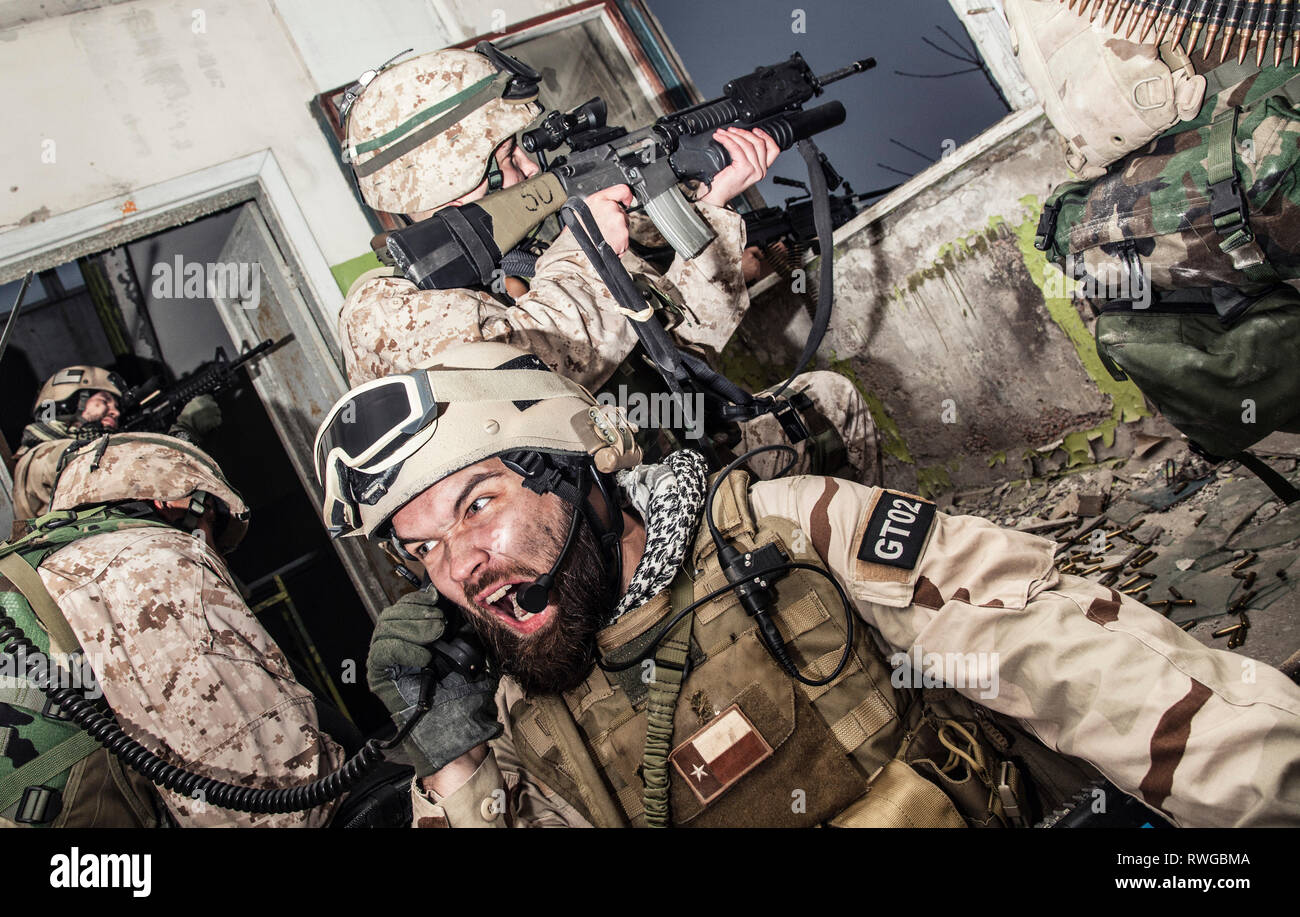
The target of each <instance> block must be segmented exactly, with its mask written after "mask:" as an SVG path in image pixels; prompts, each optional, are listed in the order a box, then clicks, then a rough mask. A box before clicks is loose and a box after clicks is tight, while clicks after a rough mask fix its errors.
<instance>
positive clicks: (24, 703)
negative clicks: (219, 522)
mask: <svg viewBox="0 0 1300 917" xmlns="http://www.w3.org/2000/svg"><path fill="white" fill-rule="evenodd" d="M139 526H159V527H168V526H166V525H165V523H162V522H158V521H153V520H148V519H136V518H128V517H126V516H124V515H121V514H119V513H117V512H115V511H114V510H112V509H111V508H106V507H97V508H94V509H90V510H81V511H76V510H60V511H56V512H52V513H47V514H46V515H44V516H41V517H39V518H37V519H34V520H32V521H31V523H30V524H29V529H28V533H27V534H26V535H25V536H23V537H22V538H18V539H16V540H14V541H12V542H9V543H6V544H4V545H3V546H0V606H2V607H3V609H4V612H5V614H7V615H8V616H9V617H10V618H12V619H13V620H14V621H15V622H16V623H17V624H18V626H19V628H20V629H21V630H22V631H23V633H24V634H25V635H26V636H27V638H28V639H29V640H31V641H32V642H33V643H35V644H36V646H37V647H38V648H39V649H40V651H41V652H42V653H46V654H48V653H49V652H50V635H51V634H54V637H55V644H56V649H58V650H61V651H63V652H65V653H69V654H70V653H74V652H75V653H80V644H79V641H78V640H77V638H76V635H75V634H74V633H73V632H72V629H71V628H70V627H69V626H68V623H67V621H66V620H65V619H64V617H63V614H62V612H60V611H59V608H58V605H56V604H55V602H54V599H53V598H52V597H51V596H50V594H49V592H48V590H46V588H45V586H44V584H43V583H42V581H41V578H40V574H39V573H38V572H37V569H38V568H39V567H40V565H41V563H42V562H43V561H44V560H45V559H46V558H47V557H49V556H50V555H51V554H53V553H54V552H55V551H58V550H59V549H60V548H63V547H65V546H67V545H68V544H71V543H72V542H74V541H77V540H79V539H81V538H88V537H90V536H92V535H98V534H103V533H107V532H115V531H119V530H121V529H124V528H133V527H139ZM0 665H4V666H6V671H5V672H4V673H3V676H0V825H10V826H12V825H29V826H40V827H157V826H158V825H159V824H160V823H161V819H162V815H161V812H160V809H159V807H158V805H157V803H156V800H157V794H156V793H155V792H154V790H153V785H152V784H151V783H150V782H149V781H148V780H146V779H145V778H144V777H142V776H140V775H139V774H137V773H135V772H134V771H131V770H130V769H128V768H126V767H124V766H123V765H122V763H121V762H119V761H118V760H117V758H115V757H114V756H113V755H112V754H110V753H109V752H108V750H107V749H105V748H103V747H101V746H100V744H99V743H98V742H97V741H95V740H94V739H93V738H91V737H90V736H89V735H88V734H87V733H86V732H85V731H83V730H82V729H80V728H79V727H77V726H76V725H74V724H73V723H72V722H70V721H69V720H68V719H67V717H65V716H64V715H63V714H62V713H61V712H60V710H59V709H58V708H57V707H56V706H53V705H52V704H51V702H50V700H49V698H47V697H46V696H45V694H44V693H42V692H41V691H40V690H38V689H37V688H36V687H35V685H33V684H31V683H30V682H29V681H27V680H26V679H25V678H21V677H14V676H15V675H16V674H17V671H18V668H17V664H16V660H15V657H14V656H12V655H0ZM75 683H76V682H75V681H74V684H75Z"/></svg>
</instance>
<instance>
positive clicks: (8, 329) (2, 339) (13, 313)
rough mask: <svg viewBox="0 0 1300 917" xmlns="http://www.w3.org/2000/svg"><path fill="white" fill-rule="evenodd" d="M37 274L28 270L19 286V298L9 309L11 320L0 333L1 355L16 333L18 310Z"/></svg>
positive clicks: (0, 355)
mask: <svg viewBox="0 0 1300 917" xmlns="http://www.w3.org/2000/svg"><path fill="white" fill-rule="evenodd" d="M35 276H36V272H35V271H28V272H27V274H26V275H25V276H24V277H23V285H22V286H20V287H19V288H18V298H17V299H15V300H14V307H13V308H12V309H10V310H9V320H8V321H7V322H5V330H4V333H3V334H0V357H2V356H4V352H5V350H6V349H7V348H8V347H9V336H10V335H11V334H13V333H14V326H15V325H16V324H18V312H19V310H21V309H22V307H23V297H24V296H26V295H27V288H28V287H29V286H31V285H32V278H33V277H35Z"/></svg>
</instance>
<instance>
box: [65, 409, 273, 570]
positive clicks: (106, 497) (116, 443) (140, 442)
mask: <svg viewBox="0 0 1300 917" xmlns="http://www.w3.org/2000/svg"><path fill="white" fill-rule="evenodd" d="M105 439H106V440H107V444H106V445H105V444H104V440H105ZM101 447H102V452H101ZM200 490H201V491H204V492H205V493H209V494H211V495H212V496H214V497H216V498H217V499H219V500H221V501H222V502H223V503H225V504H226V507H227V508H228V509H229V510H230V522H229V524H228V525H227V526H226V528H225V531H223V532H222V533H221V539H220V543H219V544H218V545H217V547H218V548H220V549H221V550H223V551H228V550H230V549H231V548H233V547H234V546H235V545H237V544H239V542H240V541H241V540H243V537H244V534H245V533H246V532H247V531H248V515H249V512H248V506H247V504H245V503H244V499H243V498H242V497H241V496H240V495H239V494H238V493H237V492H236V491H235V489H234V488H233V487H231V486H230V482H229V481H227V480H226V477H225V475H223V474H222V473H221V469H220V468H219V467H218V466H217V463H216V461H215V460H214V459H213V458H212V457H211V456H210V455H208V454H207V453H206V452H204V451H203V450H202V449H199V448H198V447H197V446H194V445H191V444H190V443H187V442H185V441H184V440H179V439H176V438H175V437H172V436H163V435H161V434H157V433H118V434H111V435H109V436H107V437H104V438H102V439H99V440H93V441H91V442H89V443H87V444H86V445H85V446H83V447H82V448H81V449H79V450H77V452H76V453H75V454H74V455H73V456H72V458H71V459H70V460H69V461H68V462H67V464H66V465H65V466H64V469H63V472H62V473H61V474H60V475H59V479H58V481H57V483H56V484H55V485H54V497H53V500H52V501H51V503H50V509H52V510H61V509H82V508H85V507H90V506H98V505H100V504H104V503H117V502H120V501H124V500H158V501H162V502H165V501H168V500H181V499H184V498H185V497H188V496H190V495H191V494H193V493H194V492H196V491H200Z"/></svg>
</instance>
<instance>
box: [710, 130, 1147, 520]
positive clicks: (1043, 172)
mask: <svg viewBox="0 0 1300 917" xmlns="http://www.w3.org/2000/svg"><path fill="white" fill-rule="evenodd" d="M1069 178H1070V175H1069V173H1068V171H1067V169H1066V167H1065V164H1064V162H1063V160H1062V157H1061V154H1060V138H1059V135H1058V134H1056V132H1055V131H1054V130H1053V129H1052V127H1051V126H1050V125H1049V124H1048V122H1047V121H1046V119H1045V118H1044V117H1042V115H1041V114H1040V113H1039V111H1038V110H1037V109H1029V110H1027V111H1024V112H1018V113H1015V114H1012V115H1010V116H1008V117H1007V119H1006V120H1004V121H1003V122H1002V123H1001V124H1000V125H998V126H995V127H994V128H992V129H990V130H989V131H988V132H986V133H985V134H983V135H981V136H980V137H979V138H976V139H975V140H974V141H972V142H971V143H969V144H967V145H966V146H965V147H963V148H961V149H960V150H958V151H957V153H956V154H954V155H952V156H950V157H948V158H947V159H945V160H943V161H941V162H940V163H938V164H936V165H935V166H933V167H932V168H931V169H929V170H927V171H926V172H924V173H922V174H921V175H918V176H917V177H916V178H914V179H913V180H912V181H910V182H908V183H907V185H905V186H904V187H903V188H901V189H899V190H898V191H896V192H894V194H892V195H890V197H888V198H886V199H884V200H882V201H881V202H880V203H879V204H877V205H876V206H874V207H872V208H871V209H870V210H868V211H866V212H864V213H862V214H860V215H859V216H858V217H857V218H856V219H855V220H854V221H853V222H851V223H849V224H847V225H846V226H844V227H842V228H841V229H840V230H839V231H838V232H837V233H836V240H837V241H836V246H835V311H834V314H833V319H832V322H831V327H830V330H829V332H828V333H827V335H826V338H825V340H824V342H823V345H822V348H821V359H822V361H823V365H828V366H829V367H830V368H833V369H836V370H839V371H841V372H843V373H845V374H847V375H848V376H849V377H850V378H851V379H853V380H854V382H855V383H856V384H857V386H858V388H859V389H860V390H861V391H862V393H863V395H864V396H865V397H866V399H867V401H868V403H869V404H870V405H871V409H872V414H873V416H874V418H875V420H876V423H877V426H878V428H879V430H880V436H881V446H882V449H883V452H884V471H885V480H886V482H888V483H889V484H890V485H891V486H896V487H907V488H916V489H918V490H919V491H920V492H923V493H926V494H935V493H938V492H941V491H942V490H944V489H947V488H948V487H950V486H952V485H954V484H968V483H982V482H984V481H987V480H989V479H991V478H1008V477H1016V476H1023V475H1024V474H1026V473H1029V474H1033V473H1036V472H1037V471H1039V470H1041V467H1042V466H1043V465H1045V464H1047V463H1049V462H1053V461H1054V462H1055V463H1056V464H1062V465H1065V466H1067V467H1068V466H1078V465H1083V464H1086V463H1088V462H1090V461H1091V460H1092V459H1094V458H1095V457H1096V449H1097V448H1104V447H1105V446H1107V445H1111V444H1112V443H1113V437H1114V434H1115V432H1116V430H1117V428H1118V427H1119V426H1120V424H1121V422H1122V421H1134V420H1137V419H1138V418H1139V417H1140V416H1142V415H1143V414H1144V413H1145V408H1144V406H1143V401H1142V397H1141V395H1140V394H1139V393H1138V391H1137V389H1136V388H1135V387H1133V386H1132V384H1131V383H1127V382H1125V383H1119V382H1116V381H1115V380H1114V379H1112V378H1111V377H1110V375H1109V374H1108V373H1107V372H1106V370H1105V369H1104V368H1103V367H1102V365H1101V362H1100V359H1099V358H1098V357H1097V353H1096V348H1095V345H1094V343H1093V339H1092V332H1091V322H1090V321H1089V320H1088V319H1086V318H1085V315H1087V316H1090V312H1088V311H1087V310H1086V309H1083V308H1082V307H1081V306H1079V305H1076V302H1075V301H1072V300H1071V299H1070V298H1068V296H1067V295H1066V291H1065V289H1064V284H1063V283H1061V275H1060V272H1059V271H1057V270H1056V268H1055V267H1050V268H1049V267H1047V264H1046V258H1045V255H1044V254H1043V253H1042V252H1039V251H1038V250H1036V249H1035V248H1034V246H1033V240H1034V231H1035V229H1036V227H1037V224H1038V217H1039V213H1040V211H1041V206H1042V203H1043V201H1044V200H1045V199H1046V198H1047V196H1048V195H1049V193H1050V191H1051V189H1052V188H1053V187H1054V186H1055V185H1057V184H1059V183H1060V182H1062V181H1066V180H1068V179H1069ZM817 267H818V263H817V261H815V260H814V261H813V262H811V263H809V264H807V265H805V266H804V270H805V271H806V279H805V278H804V277H803V276H802V275H796V276H795V277H794V278H780V279H769V280H768V281H766V282H764V283H763V284H761V285H760V286H759V287H756V288H755V291H754V295H753V300H754V306H753V308H752V310H751V312H750V314H749V316H748V317H747V319H746V321H745V323H744V324H743V325H742V326H741V329H740V332H739V333H738V335H737V337H736V338H735V339H733V341H732V344H731V346H730V348H729V350H728V353H727V357H728V365H729V367H730V369H731V371H732V372H733V373H735V374H736V375H739V376H741V377H742V378H744V379H745V380H746V381H749V382H751V383H752V382H760V383H762V384H767V383H770V381H771V380H772V379H774V378H777V374H778V372H780V371H781V370H784V371H786V372H788V371H789V369H790V368H791V367H792V365H793V363H794V361H795V359H796V358H797V356H798V353H799V350H800V349H801V347H802V345H803V341H804V338H805V336H806V334H807V329H808V327H809V326H810V322H809V320H808V315H809V311H810V310H811V307H812V306H811V304H812V302H813V300H814V297H815V294H814V292H813V291H812V286H813V284H812V281H814V280H815V279H816V276H817ZM800 281H805V282H806V283H807V286H808V292H807V293H804V294H800V293H799V292H798V290H799V289H800V288H801V287H802V286H803V285H804V283H801V282H800ZM773 328H783V329H785V333H784V334H782V335H774V334H772V329H773ZM1057 443H1059V446H1056V445H1055V444H1057ZM1038 447H1053V448H1047V449H1043V450H1041V452H1042V453H1043V454H1039V452H1040V450H1039V449H1038ZM1052 453H1055V459H1052V458H1051V454H1052Z"/></svg>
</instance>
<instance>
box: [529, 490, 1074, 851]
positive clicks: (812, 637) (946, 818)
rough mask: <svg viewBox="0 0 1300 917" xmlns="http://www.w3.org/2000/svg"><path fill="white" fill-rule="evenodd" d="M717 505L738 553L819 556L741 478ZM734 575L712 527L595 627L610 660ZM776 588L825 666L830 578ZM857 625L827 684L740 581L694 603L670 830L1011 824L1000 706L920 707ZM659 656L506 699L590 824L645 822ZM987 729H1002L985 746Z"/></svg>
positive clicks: (1014, 778) (549, 772)
mask: <svg viewBox="0 0 1300 917" xmlns="http://www.w3.org/2000/svg"><path fill="white" fill-rule="evenodd" d="M715 508H716V509H715V512H716V516H715V518H716V520H717V522H718V527H719V530H720V531H721V532H722V533H723V535H724V537H725V538H727V539H728V540H729V541H731V542H733V543H734V544H736V546H737V547H738V548H740V549H741V550H744V551H752V550H755V549H757V548H759V547H761V546H762V545H766V544H770V543H776V544H778V545H779V546H780V547H781V548H782V550H784V551H785V553H786V554H787V555H788V556H790V558H791V560H793V561H802V562H805V563H810V564H814V565H816V566H819V567H823V568H824V564H823V563H822V562H821V559H820V558H819V557H818V556H817V554H816V553H815V551H814V549H813V548H812V547H811V545H810V544H808V539H807V538H806V537H803V536H802V533H799V532H796V531H795V530H794V527H793V525H792V524H791V523H790V522H789V521H788V520H785V519H781V518H776V517H766V518H763V519H758V520H756V519H754V518H753V515H752V510H751V508H750V505H749V500H748V481H747V479H746V477H745V475H743V474H733V475H732V476H731V477H730V478H729V479H728V481H727V483H726V484H725V485H724V486H723V487H722V488H720V489H719V494H718V498H717V502H716V504H715ZM702 528H703V527H702ZM726 582H727V580H726V576H725V574H724V573H723V571H722V570H721V567H720V565H719V563H718V560H717V557H716V551H715V549H714V545H713V541H712V538H711V537H710V536H709V534H708V531H707V529H705V530H704V531H702V533H701V534H700V536H699V537H698V538H697V540H696V542H695V545H694V547H693V549H692V550H691V552H690V553H689V554H688V556H687V558H686V560H685V562H684V565H683V570H682V573H680V574H679V576H678V579H677V581H676V582H675V583H674V586H673V588H672V589H671V590H665V591H664V592H663V593H661V594H659V595H658V596H656V597H655V598H654V599H652V600H651V601H649V602H648V603H646V604H645V605H643V606H642V607H640V608H638V609H636V610H634V611H631V612H628V613H626V614H625V615H624V616H623V617H621V618H620V619H619V620H618V621H617V622H615V623H614V624H613V625H611V626H610V627H608V628H606V629H605V630H603V631H602V632H601V633H600V634H599V635H598V637H597V639H598V644H599V649H600V651H601V653H602V656H603V658H604V659H605V660H606V661H607V662H613V661H615V660H623V659H631V658H634V657H635V656H637V655H638V654H639V653H640V652H641V651H642V650H644V648H645V647H646V646H647V645H648V644H649V642H650V640H651V639H652V638H653V637H654V636H655V635H656V634H657V633H658V631H659V630H660V627H661V625H662V624H663V623H664V622H667V621H668V620H669V619H670V617H671V611H672V608H679V609H680V608H683V607H685V604H687V603H689V602H691V601H694V600H695V599H697V598H699V597H702V596H705V595H707V594H709V593H710V592H712V591H714V590H715V589H718V588H719V587H721V586H723V585H725V584H726ZM775 590H776V593H777V597H778V600H777V604H778V609H779V611H778V613H777V614H776V615H775V620H776V622H777V624H778V627H779V628H780V630H781V633H782V636H783V637H784V638H785V640H786V646H787V648H788V650H789V651H790V655H791V657H792V659H793V660H794V661H795V662H796V664H797V665H798V666H799V669H800V671H801V672H802V673H803V674H804V675H805V677H808V678H810V679H811V680H818V679H820V678H821V677H824V676H825V675H827V674H829V673H830V672H832V671H833V670H834V668H835V666H836V664H837V663H838V662H839V659H840V657H841V655H842V653H843V649H844V644H845V629H844V628H845V621H844V610H843V604H842V603H841V602H840V600H839V597H838V594H837V592H836V590H835V588H834V586H832V585H831V583H830V582H829V581H828V580H827V579H826V578H824V577H822V576H819V575H817V574H815V573H812V572H810V571H805V570H795V571H790V573H789V574H788V575H787V576H785V577H784V578H783V579H781V580H780V581H779V582H777V583H776V585H775ZM670 592H671V593H673V595H672V598H671V601H670V595H669V594H670ZM853 613H854V614H855V615H856V611H855V612H853ZM854 624H855V626H854V637H853V652H852V655H851V658H850V661H849V663H848V665H847V666H846V667H845V669H844V670H843V671H842V672H841V673H840V675H839V676H838V677H837V678H836V679H835V680H834V681H832V682H831V683H830V684H828V685H826V686H823V687H808V686H805V685H802V684H800V683H798V682H796V681H795V680H793V679H792V678H790V677H789V676H788V675H787V674H786V673H785V672H784V671H783V670H782V669H781V668H780V666H779V665H778V664H777V663H776V662H775V661H774V660H773V659H772V657H771V655H770V654H769V653H768V651H767V650H766V648H765V647H764V646H763V645H762V644H761V643H760V641H759V638H758V635H757V633H756V630H757V629H756V626H755V624H754V622H753V619H751V618H750V617H749V616H748V615H747V614H746V612H745V611H744V609H743V608H742V607H741V605H740V604H739V602H737V601H736V600H735V598H734V593H732V592H726V593H724V594H723V595H722V596H721V597H719V598H717V599H715V600H713V601H711V602H709V603H707V604H705V605H702V606H701V607H700V608H698V609H697V610H696V612H695V613H694V623H693V629H692V634H691V638H690V649H689V656H690V659H691V664H690V667H689V669H688V671H687V672H686V676H685V679H684V681H683V682H682V686H681V691H680V694H679V696H678V698H677V703H676V709H675V716H674V718H673V726H672V737H671V748H672V749H673V752H672V754H671V756H670V757H669V762H668V767H667V770H668V780H669V800H670V809H671V823H672V824H673V825H675V826H690V827H712V826H716V827H724V826H725V827H747V826H764V827H768V826H771V827H777V826H780V827H806V826H813V825H819V824H827V823H829V824H831V825H833V826H853V827H857V826H873V827H892V826H907V827H932V826H944V827H963V826H966V825H967V824H970V825H981V826H982V825H1005V824H1012V823H1016V822H1017V820H1018V819H1019V818H1020V817H1021V811H1020V810H1021V805H1022V801H1023V799H1024V792H1025V789H1026V788H1025V786H1024V780H1023V777H1022V776H1021V774H1020V772H1019V770H1018V769H1017V768H1016V766H1015V765H1014V764H1011V762H1010V759H1009V758H1006V757H1004V756H1003V755H1002V751H1003V750H1004V748H1005V747H1009V745H1010V742H1011V741H1012V740H1010V739H1009V738H1008V736H1007V734H1006V733H1005V731H1002V730H997V729H996V727H993V726H992V725H991V724H992V719H993V718H992V715H991V714H988V713H987V712H986V711H980V712H981V713H982V714H983V719H981V717H980V716H978V715H976V713H975V709H976V708H975V707H974V705H973V704H969V703H968V702H966V701H965V700H964V699H963V698H961V697H959V696H956V695H954V693H953V692H951V691H948V692H946V694H945V693H944V692H939V695H940V698H941V700H942V703H941V704H939V705H938V706H936V707H932V706H931V705H930V704H928V703H922V699H921V695H920V692H916V691H912V690H908V691H907V692H904V691H901V690H897V689H895V688H894V686H893V685H892V684H891V679H890V669H889V668H888V666H887V665H886V663H885V661H884V659H883V658H882V656H881V655H880V653H879V652H878V651H877V650H876V648H875V646H874V645H873V643H872V640H871V637H870V636H869V635H868V633H867V627H866V625H865V624H863V623H862V621H861V619H860V618H858V619H856V620H855V622H854ZM656 659H657V660H659V661H660V662H661V661H662V657H660V656H657V657H656ZM658 664H659V663H658V662H657V663H656V666H657V665H658ZM656 666H646V665H638V666H636V667H633V668H631V669H628V670H626V671H624V672H620V673H608V674H607V673H606V672H605V671H603V670H601V669H600V668H598V667H597V668H595V669H593V671H592V673H591V675H590V676H589V677H588V678H587V680H586V682H585V683H584V684H582V685H580V686H579V687H577V688H576V689H574V690H572V691H569V692H567V693H566V694H565V695H563V697H562V699H561V698H559V697H555V696H543V697H536V698H533V697H524V698H521V699H520V700H518V701H516V702H515V703H513V704H512V705H511V708H510V710H509V713H508V718H509V726H510V733H511V736H512V739H513V742H514V746H515V751H516V753H517V754H518V756H519V758H520V760H521V762H522V763H523V766H524V768H525V770H526V771H527V772H528V774H529V775H530V776H531V777H535V778H537V779H538V780H540V781H541V782H542V783H544V784H546V785H547V786H548V787H550V788H551V789H553V790H555V791H556V792H558V793H559V794H560V795H561V796H562V797H564V798H565V799H566V800H567V801H569V802H570V803H571V804H572V805H573V806H574V807H575V808H577V809H578V810H579V811H580V812H581V813H582V814H583V815H584V817H586V818H587V820H588V821H590V822H591V823H592V824H594V825H597V826H606V827H607V826H617V825H632V826H637V827H641V826H645V825H646V824H647V818H646V812H645V805H644V783H643V776H644V775H645V770H644V769H643V767H644V763H645V760H646V756H645V754H644V752H645V748H646V745H647V725H648V719H649V716H648V713H647V706H648V697H649V694H650V690H649V688H648V686H647V684H646V683H645V682H644V681H643V677H644V675H645V673H647V672H651V673H652V674H654V675H655V677H656V678H657V677H660V676H659V675H658V673H657V672H655V671H654V669H655V668H656ZM990 729H993V730H994V732H995V733H996V734H997V738H996V739H994V740H993V741H990V732H989V730H990ZM999 740H1000V741H1001V743H1002V747H999ZM976 765H978V768H977V767H976ZM922 775H924V776H922ZM1086 777H1087V775H1085V774H1084V773H1083V772H1079V773H1077V774H1076V773H1073V772H1071V771H1070V769H1069V768H1067V769H1066V771H1065V773H1064V775H1063V776H1061V777H1060V778H1059V780H1057V781H1056V782H1059V783H1060V787H1059V788H1058V787H1056V786H1055V785H1053V786H1052V787H1050V790H1051V791H1050V792H1049V794H1048V796H1049V798H1050V799H1056V798H1057V796H1058V792H1059V793H1065V792H1073V791H1075V790H1077V789H1078V787H1079V786H1082V785H1083V784H1084V783H1085V782H1086ZM940 787H943V789H940Z"/></svg>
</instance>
